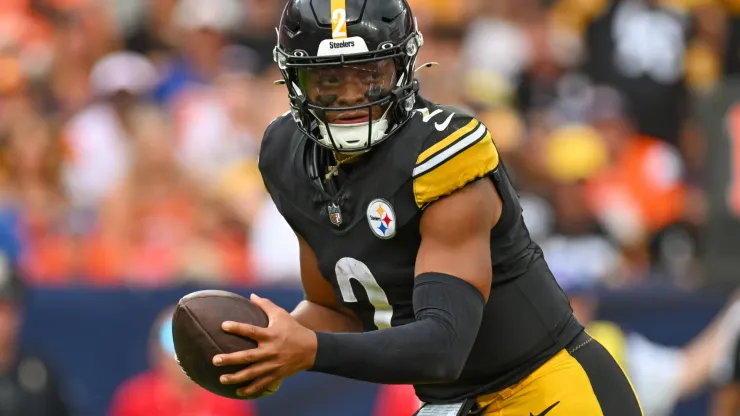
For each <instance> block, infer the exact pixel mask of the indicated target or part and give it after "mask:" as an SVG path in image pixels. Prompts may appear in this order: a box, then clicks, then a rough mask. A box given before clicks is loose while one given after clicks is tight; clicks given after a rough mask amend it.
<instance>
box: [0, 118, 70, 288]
mask: <svg viewBox="0 0 740 416" xmlns="http://www.w3.org/2000/svg"><path fill="white" fill-rule="evenodd" d="M9 134H10V136H9V143H8V148H7V154H6V158H5V165H6V166H5V168H6V170H5V177H4V178H3V179H2V181H0V197H1V198H2V199H3V205H4V209H6V210H11V211H14V212H15V213H16V215H17V216H18V223H17V224H15V230H13V231H12V232H15V233H17V235H18V237H19V239H20V241H21V243H22V245H23V251H22V253H21V257H20V258H19V259H18V260H19V262H20V265H21V267H22V269H23V270H24V272H25V273H26V274H28V275H29V276H31V278H32V279H33V280H34V281H36V282H43V283H45V284H53V283H61V282H66V281H67V279H68V278H69V276H70V275H71V274H72V272H73V270H74V261H73V244H72V236H71V234H70V233H69V227H68V217H67V201H66V196H65V195H64V192H63V189H62V184H61V178H60V176H61V170H60V168H61V166H60V165H61V158H62V150H61V149H60V146H59V141H58V140H57V136H56V135H55V134H54V130H53V127H52V126H51V125H50V124H49V123H48V122H47V121H46V120H45V119H43V118H42V117H41V116H40V115H39V114H37V113H35V112H34V111H33V110H32V109H30V108H29V109H28V111H27V112H24V113H20V114H17V115H16V118H15V119H14V120H13V122H12V124H11V126H10V131H9Z"/></svg>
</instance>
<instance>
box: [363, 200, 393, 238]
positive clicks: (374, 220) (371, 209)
mask: <svg viewBox="0 0 740 416" xmlns="http://www.w3.org/2000/svg"><path fill="white" fill-rule="evenodd" d="M367 222H368V223H369V224H370V229H371V230H372V231H373V234H375V235H376V236H377V237H379V238H383V239H386V238H393V236H394V235H396V213H395V212H393V207H392V206H391V204H390V203H388V201H386V200H384V199H376V200H374V201H373V202H371V203H370V205H368V206H367Z"/></svg>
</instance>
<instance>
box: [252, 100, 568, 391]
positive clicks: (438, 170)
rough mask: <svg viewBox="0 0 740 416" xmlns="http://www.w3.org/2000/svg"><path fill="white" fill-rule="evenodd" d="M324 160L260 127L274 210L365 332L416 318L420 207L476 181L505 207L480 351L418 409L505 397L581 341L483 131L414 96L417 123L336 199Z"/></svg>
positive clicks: (292, 130)
mask: <svg viewBox="0 0 740 416" xmlns="http://www.w3.org/2000/svg"><path fill="white" fill-rule="evenodd" d="M320 154H325V150H324V149H321V148H319V147H318V145H316V144H315V143H314V142H313V141H311V140H310V139H308V138H307V137H305V136H304V135H303V134H301V132H300V131H299V130H298V128H297V126H296V124H295V122H294V121H293V119H292V117H291V116H289V115H286V116H283V117H280V118H278V119H276V120H275V121H274V122H273V123H272V124H271V125H270V127H269V128H268V129H267V131H266V133H265V136H264V140H263V143H262V148H261V152H260V158H259V167H260V171H261V172H262V176H263V180H264V182H265V186H266V187H267V190H268V191H269V193H270V195H271V196H272V199H273V200H274V202H275V204H276V206H277V208H278V209H279V210H280V212H281V213H282V215H283V216H284V217H285V219H286V220H287V222H288V223H289V224H290V225H291V227H292V228H293V229H294V230H295V231H296V233H297V234H299V235H300V236H301V237H303V238H304V239H305V240H306V242H307V243H308V244H309V245H310V246H311V248H312V249H313V251H314V252H315V253H316V257H317V259H318V263H319V268H320V270H321V273H322V274H323V276H324V278H325V279H327V280H328V281H329V282H330V283H331V285H332V287H333V288H334V292H335V294H336V297H337V299H338V301H339V303H340V304H342V305H344V306H346V307H347V308H349V309H351V310H353V311H354V312H355V313H356V314H357V316H358V317H359V318H360V320H361V321H362V323H363V326H364V328H365V330H366V331H372V330H377V329H382V328H388V327H392V326H398V325H404V324H406V323H410V322H413V321H414V319H415V318H414V309H413V305H412V291H413V287H414V277H415V276H414V264H415V261H416V255H417V251H418V249H419V246H420V243H421V237H420V233H419V225H420V219H421V216H422V215H423V213H424V209H425V208H426V207H427V206H429V205H430V204H432V203H434V201H436V200H438V199H439V198H442V197H444V196H446V195H450V194H452V193H453V192H455V191H456V190H458V189H460V188H462V187H463V186H465V185H466V184H468V183H470V182H472V181H475V180H480V179H483V180H491V181H493V183H494V185H495V186H496V189H497V190H498V192H499V194H500V196H501V199H502V200H503V212H502V214H501V218H500V220H499V222H498V224H497V225H496V226H495V227H494V228H493V229H492V231H491V259H492V263H493V283H492V289H491V294H490V298H489V300H488V303H487V305H486V307H485V312H484V316H483V321H482V324H481V327H480V330H479V334H478V338H477V340H476V343H475V345H474V347H473V350H472V352H471V354H470V356H469V358H468V361H467V363H466V365H465V368H464V370H463V372H462V375H461V376H460V378H459V379H458V380H457V381H456V382H455V383H451V384H434V385H419V386H416V390H417V394H418V395H419V397H420V398H421V400H423V401H427V402H431V403H441V402H445V401H451V400H456V399H460V398H463V397H473V396H476V395H479V394H482V393H487V392H492V391H496V390H499V389H501V388H505V387H507V386H508V385H511V384H513V383H515V382H517V381H519V380H521V379H522V378H523V377H525V376H526V375H527V374H529V373H530V372H531V371H533V370H534V369H535V368H537V367H538V366H539V365H541V364H542V363H543V362H544V361H546V360H547V359H548V358H550V357H551V356H552V355H554V354H555V353H557V352H558V351H559V350H560V349H562V348H563V347H564V346H565V345H566V344H567V343H568V342H569V341H571V340H572V339H573V337H575V335H577V334H578V333H579V332H580V330H581V329H582V327H581V326H580V324H578V322H577V321H575V319H574V318H573V316H572V311H571V309H570V304H569V302H568V299H567V298H566V296H565V294H564V293H563V292H562V290H560V288H559V287H558V285H557V283H556V282H555V279H554V278H553V276H552V274H551V273H550V270H549V269H548V267H547V264H546V263H545V261H544V259H543V256H542V251H541V250H540V248H539V247H538V246H537V245H536V244H535V243H534V242H533V241H532V240H531V239H530V237H529V233H528V231H527V228H526V227H525V225H524V222H523V219H522V215H521V211H522V209H521V206H520V204H519V201H518V196H517V194H516V191H515V190H514V188H513V186H512V184H511V182H510V180H509V177H508V175H507V173H506V170H505V168H504V166H503V164H502V163H501V160H500V159H499V154H498V152H497V150H496V146H495V144H494V141H493V139H492V137H491V132H490V131H489V130H488V129H487V128H486V126H484V125H483V124H482V123H481V122H479V121H478V120H476V119H475V118H473V117H471V116H470V115H468V114H465V113H463V112H461V111H460V110H458V109H455V108H450V107H445V106H439V105H436V104H433V103H431V102H429V101H427V100H424V99H423V98H421V97H418V99H417V103H416V105H415V112H414V115H413V117H412V119H411V120H410V121H409V122H407V123H406V125H405V126H403V127H402V128H401V129H400V130H399V131H398V132H397V133H396V134H395V135H394V137H392V138H389V139H388V140H385V141H384V142H382V143H380V144H378V145H377V146H376V147H375V148H373V149H372V150H371V151H370V152H368V153H367V154H365V155H363V157H362V158H361V159H360V161H358V162H357V163H354V164H353V165H354V166H353V167H352V171H351V174H349V175H348V176H347V177H346V179H344V180H343V181H342V182H341V185H340V186H339V187H338V189H337V190H336V192H329V190H327V189H326V186H325V185H324V183H323V178H324V175H325V174H326V171H325V170H322V171H319V170H321V169H318V168H317V167H320V166H321V164H320V163H319V160H318V159H319V158H320V156H319V155H320ZM453 215H454V214H453ZM433 347H434V346H430V348H433Z"/></svg>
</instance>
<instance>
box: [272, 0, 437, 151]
mask: <svg viewBox="0 0 740 416" xmlns="http://www.w3.org/2000/svg"><path fill="white" fill-rule="evenodd" d="M277 32H278V42H277V46H276V47H275V50H274V59H275V62H276V63H277V64H278V67H279V68H280V71H281V73H282V75H283V79H284V82H285V85H286V86H287V88H288V96H289V98H290V112H291V113H292V115H293V118H294V119H295V121H296V123H297V124H298V128H299V129H301V131H302V132H303V133H305V134H306V135H307V136H308V137H309V138H311V139H312V140H314V141H315V142H317V143H319V144H320V145H321V146H324V147H326V148H329V149H333V150H335V151H338V152H343V153H355V152H363V151H366V150H368V149H370V148H371V147H372V146H375V145H377V144H378V143H381V142H382V141H383V140H385V139H386V138H388V137H390V136H391V135H393V133H394V132H396V131H397V130H398V129H399V128H400V127H401V126H403V125H404V124H405V123H406V122H407V121H408V120H409V119H410V118H411V116H412V115H413V107H414V102H415V98H416V93H417V92H418V90H419V86H418V82H417V81H416V80H415V79H414V65H415V63H416V57H417V55H418V53H419V48H420V47H421V46H422V44H423V43H424V40H423V37H422V35H421V33H420V32H419V30H418V27H417V24H416V20H415V19H414V17H413V15H412V13H411V8H410V7H409V5H408V3H407V2H406V0H289V1H288V4H287V5H286V6H285V9H284V11H283V15H282V18H281V20H280V27H279V28H278V29H277ZM389 68H390V72H392V73H391V74H390V75H387V73H388V69H389ZM332 71H334V72H333V73H332ZM342 71H344V72H342ZM383 71H386V72H385V73H383ZM347 73H349V74H351V75H352V81H353V82H355V81H356V82H357V84H356V85H359V86H360V88H361V90H358V91H359V92H358V93H357V94H356V95H357V97H359V98H358V99H357V100H355V101H354V102H350V100H342V99H340V98H339V96H338V95H337V94H336V93H332V90H331V89H332V88H340V86H341V85H343V82H350V81H346V79H348V78H346V75H347ZM343 79H344V81H343ZM358 80H359V81H358ZM353 88H354V87H353ZM332 112H333V113H334V114H337V113H342V112H344V113H348V114H349V113H352V114H355V115H357V114H358V113H359V114H365V116H364V117H356V118H354V119H353V120H354V121H352V120H342V121H343V122H341V123H340V122H333V123H330V120H329V119H328V118H327V115H328V114H329V113H332ZM376 116H377V117H376ZM358 120H359V121H358ZM345 121H346V122H345Z"/></svg>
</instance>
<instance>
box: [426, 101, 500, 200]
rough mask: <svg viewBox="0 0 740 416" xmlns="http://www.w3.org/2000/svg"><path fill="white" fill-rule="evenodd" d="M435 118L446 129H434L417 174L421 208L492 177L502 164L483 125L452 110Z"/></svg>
mask: <svg viewBox="0 0 740 416" xmlns="http://www.w3.org/2000/svg"><path fill="white" fill-rule="evenodd" d="M434 119H435V120H434V121H440V123H442V127H443V128H442V129H441V130H440V123H436V125H435V127H436V129H437V130H435V129H431V131H432V133H431V134H430V135H429V136H428V137H427V138H426V139H425V140H424V143H423V144H422V147H421V151H420V153H419V155H418V157H417V158H416V165H415V167H414V172H413V178H414V198H415V200H416V205H417V206H419V207H420V208H421V207H424V206H426V205H427V204H430V203H432V202H434V201H436V200H437V199H439V198H442V197H443V196H446V195H450V194H452V193H453V192H455V191H457V190H458V189H460V188H462V187H464V186H465V185H467V184H468V183H470V182H473V181H475V180H477V179H480V178H482V177H484V176H486V175H488V174H490V173H491V172H493V171H494V170H496V168H497V167H498V164H499V155H498V151H497V150H496V146H495V145H494V143H493V139H492V138H491V133H490V132H489V131H488V129H487V128H486V126H484V125H483V123H481V122H480V121H478V120H476V119H475V118H473V117H471V116H469V115H467V114H464V113H463V114H459V113H452V114H450V112H448V111H445V112H444V113H442V114H439V115H437V117H434ZM430 122H432V120H430ZM444 124H447V125H446V126H445V125H444Z"/></svg>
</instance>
